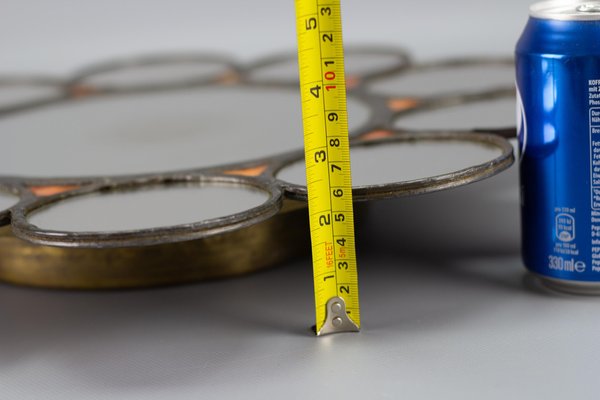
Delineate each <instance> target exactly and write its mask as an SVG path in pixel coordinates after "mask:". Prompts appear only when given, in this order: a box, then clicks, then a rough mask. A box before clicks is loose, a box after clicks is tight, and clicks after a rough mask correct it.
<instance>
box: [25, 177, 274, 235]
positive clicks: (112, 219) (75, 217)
mask: <svg viewBox="0 0 600 400" xmlns="http://www.w3.org/2000/svg"><path fill="white" fill-rule="evenodd" d="M269 198H270V195H269V194H268V193H266V192H263V191H260V190H257V189H254V188H251V187H242V186H224V185H216V184H211V185H202V186H199V185H169V186H160V185H159V186H149V187H142V188H136V189H132V190H126V191H121V190H119V191H112V192H107V193H104V192H101V193H94V194H89V195H83V196H77V197H72V198H69V199H66V200H63V201H59V202H57V203H54V204H51V205H49V206H47V207H44V208H42V209H39V210H36V211H34V212H33V213H32V214H30V215H29V217H28V220H29V222H30V223H31V224H33V225H36V226H37V227H39V228H42V229H47V230H56V231H65V232H122V231H132V230H140V229H151V228H161V227H169V226H175V225H183V224H191V223H195V222H202V221H205V220H208V219H213V218H219V217H225V216H228V215H232V214H236V213H239V212H242V211H246V210H249V209H251V208H254V207H257V206H259V205H261V204H263V203H265V202H266V201H267V200H268V199H269Z"/></svg>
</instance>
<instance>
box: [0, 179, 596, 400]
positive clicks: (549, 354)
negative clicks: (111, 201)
mask: <svg viewBox="0 0 600 400" xmlns="http://www.w3.org/2000/svg"><path fill="white" fill-rule="evenodd" d="M515 178H516V172H515V168H513V169H511V170H510V171H509V172H506V173H504V174H502V175H500V176H498V177H496V178H493V179H491V180H489V181H486V182H483V183H479V184H475V185H471V186H468V187H465V188H461V189H457V190H453V191H448V192H444V193H438V194H434V195H426V196H422V197H416V198H409V199H403V200H395V201H385V202H380V203H376V204H374V205H372V207H370V211H369V217H368V219H367V221H366V222H365V223H363V225H362V226H361V228H360V229H359V239H358V240H359V244H360V248H359V272H360V281H361V299H362V312H363V327H364V329H363V331H362V332H361V333H360V334H345V335H338V336H335V337H329V338H319V339H316V338H314V337H313V336H312V334H311V333H310V331H309V326H310V325H311V324H312V323H313V321H312V318H313V311H312V307H313V303H312V301H313V299H312V280H311V279H312V278H311V269H310V268H311V266H310V261H309V260H308V259H302V260H297V261H294V262H290V263H288V264H287V265H285V266H281V267H278V268H276V269H273V270H271V271H267V272H263V273H257V274H254V275H250V276H247V277H244V278H241V279H234V280H230V281H215V282H208V283H201V284H197V285H189V286H180V287H170V288H162V289H150V290H136V291H106V292H91V293H86V292H61V291H46V290H36V289H25V288H18V287H11V286H6V285H4V286H2V287H0V315H2V319H3V324H2V329H1V330H0V343H2V346H1V347H0V386H1V387H2V388H3V389H2V391H3V393H4V394H5V395H7V396H8V397H7V398H42V397H43V398H45V399H54V398H56V399H58V398H83V397H84V396H83V393H85V394H86V396H87V397H86V398H94V399H96V398H98V399H100V398H102V399H103V398H115V397H118V396H125V395H126V397H127V398H128V399H137V398H140V399H141V398H145V399H148V398H165V397H164V396H167V395H168V396H169V398H176V399H180V398H181V399H183V398H197V397H195V396H197V395H198V394H203V395H205V396H208V397H214V398H220V397H223V396H233V397H237V396H240V397H241V396H245V397H246V398H258V397H261V396H263V397H261V398H265V397H264V396H268V395H269V394H271V395H276V394H278V393H279V394H281V393H283V392H287V391H290V390H291V392H290V393H291V394H290V396H289V397H291V398H304V397H306V396H308V395H309V394H310V393H313V390H314V388H319V390H320V391H321V392H323V394H324V395H327V394H328V393H329V394H334V393H338V394H339V393H346V394H347V395H348V397H349V398H358V397H363V398H364V397H365V396H367V395H371V398H385V397H386V393H388V394H389V393H398V391H400V390H401V391H402V393H407V394H412V395H414V396H423V398H431V397H429V396H439V395H441V394H443V393H445V394H446V396H445V397H446V398H460V397H452V395H449V393H453V392H452V390H457V392H456V393H457V395H458V393H460V391H458V389H459V388H461V387H463V386H464V385H466V384H474V383H473V379H474V378H473V376H476V377H477V376H478V377H479V378H478V379H480V380H481V382H480V383H481V384H482V385H485V384H492V383H493V382H495V381H496V379H499V378H498V376H502V377H503V379H508V381H510V379H516V375H517V371H518V372H519V374H520V376H521V378H519V379H521V380H527V379H533V378H536V376H532V375H531V374H530V373H528V371H531V370H530V368H533V369H534V370H535V368H538V369H539V368H542V367H543V365H544V363H548V362H553V363H556V362H559V361H560V362H562V361H561V360H564V357H565V354H569V357H571V358H572V357H574V355H573V354H572V353H568V351H572V350H573V349H572V348H570V346H567V345H566V343H567V342H565V341H564V340H567V339H566V338H567V337H569V340H587V341H588V342H589V341H590V339H589V338H588V336H587V335H583V332H584V331H585V330H586V329H596V328H597V327H596V324H595V323H593V322H592V321H591V319H590V318H587V316H589V315H592V314H591V313H593V315H595V314H596V313H595V311H596V309H597V305H598V304H597V303H598V299H595V298H584V297H574V296H564V295H563V296H561V295H554V294H552V293H551V292H548V291H544V290H542V289H540V287H539V286H538V285H536V284H533V285H531V284H530V283H527V282H528V279H525V278H524V277H526V276H527V275H526V274H525V272H524V268H523V267H522V265H521V261H520V257H519V234H518V196H517V194H516V193H515V190H516V184H515ZM524 281H525V283H524ZM575 326H576V328H575ZM541 338H543V340H541V341H538V339H541ZM586 338H588V339H586ZM596 348H597V346H596ZM575 354H579V356H581V354H582V353H581V349H580V350H577V349H575ZM585 354H587V355H584V356H583V358H578V359H577V360H579V362H583V363H587V365H588V366H591V365H597V363H598V362H597V358H595V357H592V354H593V353H591V354H588V353H585ZM511 357H512V359H511ZM515 357H517V358H519V357H520V361H519V362H520V363H521V364H518V365H514V367H515V369H513V370H511V369H503V368H504V367H508V366H509V365H512V361H511V360H513V359H514V358H515ZM334 371H335V373H339V374H343V375H344V376H349V377H355V378H356V379H367V378H368V379H371V380H372V381H373V382H375V383H377V384H378V385H379V386H378V389H377V390H375V391H373V390H372V389H369V388H367V387H364V388H363V387H360V388H353V389H350V388H348V389H343V390H341V391H340V390H338V391H336V390H335V389H334V388H332V387H331V385H330V381H329V380H328V379H326V376H328V375H331V374H334ZM459 371H462V372H460V373H459ZM573 373H575V372H573ZM398 374H400V377H398V376H397V375H398ZM589 374H593V372H592V371H590V372H589ZM577 376H581V375H580V374H578V375H577ZM539 378H540V377H539V376H538V377H537V379H539ZM432 379H435V380H437V381H438V382H439V385H438V386H436V385H433V386H431V385H430V384H429V383H430V382H431V380H432ZM375 383H374V384H375ZM551 386H552V385H551ZM580 389H581V390H584V389H585V386H583V387H581V388H580ZM512 390H514V386H513V385H512V384H509V386H507V387H505V388H504V389H503V390H500V391H498V392H497V394H498V396H497V397H494V396H490V397H488V398H503V396H505V395H508V393H510V392H511V391H512ZM557 393H561V392H560V391H559V392H556V391H554V392H552V393H549V394H550V395H556V394H557ZM91 394H93V395H91ZM203 398H204V397H203ZM504 398H505V397H504ZM551 398H555V397H552V396H551Z"/></svg>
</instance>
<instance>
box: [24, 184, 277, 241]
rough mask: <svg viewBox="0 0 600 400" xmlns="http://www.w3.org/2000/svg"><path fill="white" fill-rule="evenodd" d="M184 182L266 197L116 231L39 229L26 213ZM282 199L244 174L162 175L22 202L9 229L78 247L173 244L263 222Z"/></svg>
mask: <svg viewBox="0 0 600 400" xmlns="http://www.w3.org/2000/svg"><path fill="white" fill-rule="evenodd" d="M175 184H185V185H190V186H194V185H198V186H203V185H220V186H231V187H242V188H243V187H247V188H252V189H255V190H259V191H262V192H264V193H265V194H267V195H268V196H269V197H268V199H267V201H265V202H264V203H263V204H261V205H259V206H257V207H253V208H250V209H248V210H246V211H242V212H238V213H235V214H231V215H228V216H223V217H217V218H211V219H207V220H204V221H197V222H191V223H188V224H183V225H173V226H166V227H156V228H150V229H137V230H131V231H118V232H102V231H100V232H67V231H57V230H50V229H43V228H39V227H37V226H35V225H33V224H31V223H29V221H28V219H27V218H28V215H29V214H31V213H33V212H35V211H37V210H40V209H42V208H46V207H51V206H52V205H53V204H55V203H58V202H60V201H63V200H67V199H70V198H74V197H78V196H85V195H90V194H95V193H100V192H107V191H110V192H112V191H114V192H118V191H119V190H131V189H133V190H135V189H136V188H144V187H156V186H164V187H165V188H168V186H169V185H175ZM282 202H283V191H282V190H281V188H279V187H278V186H277V185H275V184H273V183H272V182H271V183H265V182H262V181H257V180H250V179H245V178H243V177H199V178H194V179H173V178H165V177H164V178H162V179H159V180H156V179H151V180H147V181H145V182H139V181H137V182H131V181H128V182H127V181H126V182H120V183H114V184H112V185H110V186H106V185H91V186H86V187H84V188H81V189H76V190H73V191H69V192H64V193H60V194H57V195H54V196H48V197H43V198H37V199H35V200H33V201H27V202H22V203H21V204H19V206H17V207H15V209H14V210H13V212H12V228H13V232H14V234H15V235H16V236H17V237H19V238H21V239H25V240H28V241H30V242H33V243H37V244H42V245H50V246H62V247H78V248H81V247H83V248H107V247H110V248H117V247H133V246H151V245H156V244H163V243H175V242H182V241H189V240H195V239H203V238H207V237H211V236H214V235H218V234H222V233H226V232H229V231H233V230H237V229H241V228H244V227H248V226H251V225H254V224H256V223H258V222H262V221H264V220H266V219H268V218H270V217H272V216H274V215H275V214H277V213H278V212H279V210H280V209H281V206H282Z"/></svg>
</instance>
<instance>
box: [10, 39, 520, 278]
mask: <svg viewBox="0 0 600 400" xmlns="http://www.w3.org/2000/svg"><path fill="white" fill-rule="evenodd" d="M346 63H347V76H348V89H349V90H348V96H349V97H348V107H349V119H350V120H349V129H350V135H351V153H352V170H353V180H354V195H355V200H356V201H361V202H365V201H373V200H376V199H381V198H394V197H400V196H407V195H415V194H422V193H428V192H433V191H437V190H443V189H447V188H451V187H457V186H461V185H465V184H468V183H472V182H476V181H478V180H481V179H484V178H487V177H490V176H492V175H495V174H497V173H499V172H501V171H503V170H504V169H506V168H508V167H509V166H510V165H511V164H512V162H513V160H514V158H513V148H512V145H511V144H510V143H509V142H508V141H507V138H510V137H512V136H514V128H511V126H512V125H513V121H512V117H513V112H512V109H514V104H513V103H514V99H513V97H512V96H513V95H512V93H513V89H514V88H513V79H512V63H511V61H510V60H506V59H480V58H473V59H461V60H448V61H441V62H437V63H426V64H417V63H414V62H412V61H411V59H410V57H409V55H408V54H407V53H406V52H404V51H402V50H399V49H390V48H382V47H378V46H362V47H352V46H350V47H348V48H347V59H346ZM296 68H297V67H296V59H295V55H293V54H292V53H283V54H279V55H273V56H268V57H264V58H263V59H261V60H257V61H255V62H251V63H247V64H242V63H239V62H237V61H235V60H233V59H231V58H229V57H227V56H222V55H215V54H170V55H169V54H167V55H164V54H163V55H150V56H142V57H137V58H131V59H124V60H114V61H109V62H103V63H99V64H95V65H92V66H88V67H84V68H82V69H81V70H79V71H77V72H75V73H74V74H73V75H72V77H71V78H69V79H67V80H60V79H54V78H52V77H4V78H1V77H0V140H2V142H3V144H4V146H5V148H9V149H10V151H9V152H6V153H5V154H4V157H2V158H0V170H1V171H2V175H1V176H0V280H3V281H7V282H12V283H17V284H24V285H34V286H44V287H60V288H86V289H92V288H117V287H139V286H152V285H162V284H175V283H182V282H190V281H197V280H201V279H208V278H222V277H230V276H235V275H238V274H242V273H247V272H250V271H255V270H258V269H261V268H267V267H270V266H273V265H275V264H277V263H278V262H281V261H284V260H286V259H288V258H289V257H292V256H294V255H297V254H301V253H303V252H306V251H307V249H308V247H307V243H308V233H307V224H308V222H307V218H306V187H305V178H304V165H303V150H302V126H301V124H302V122H301V115H300V104H299V102H300V100H299V94H298V89H297V77H296ZM435 82H438V83H435ZM508 110H511V112H509V111H508ZM432 159H435V160H436V162H435V163H432V162H430V160H432Z"/></svg>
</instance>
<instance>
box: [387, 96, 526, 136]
mask: <svg viewBox="0 0 600 400" xmlns="http://www.w3.org/2000/svg"><path fill="white" fill-rule="evenodd" d="M515 107H516V106H515V100H514V99H509V98H505V99H497V100H488V101H482V102H478V103H472V104H461V105H457V106H452V107H445V108H439V109H436V110H428V111H425V110H424V111H421V112H417V113H413V114H408V115H405V116H402V117H399V118H397V119H396V121H394V127H395V128H401V129H408V130H427V129H432V130H444V129H450V130H470V129H473V128H492V129H493V128H507V127H510V126H514V125H515Z"/></svg>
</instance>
